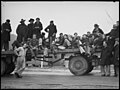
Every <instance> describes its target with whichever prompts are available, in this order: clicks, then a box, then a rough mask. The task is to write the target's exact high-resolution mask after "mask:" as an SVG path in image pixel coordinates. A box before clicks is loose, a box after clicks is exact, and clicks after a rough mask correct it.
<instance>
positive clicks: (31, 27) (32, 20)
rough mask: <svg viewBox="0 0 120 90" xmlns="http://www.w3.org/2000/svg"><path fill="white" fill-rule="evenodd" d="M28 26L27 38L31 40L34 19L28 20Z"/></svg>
mask: <svg viewBox="0 0 120 90" xmlns="http://www.w3.org/2000/svg"><path fill="white" fill-rule="evenodd" d="M29 22H30V23H29V24H28V36H27V38H31V39H32V36H33V29H34V19H32V18H31V19H30V20H29Z"/></svg>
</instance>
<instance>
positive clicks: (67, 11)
mask: <svg viewBox="0 0 120 90" xmlns="http://www.w3.org/2000/svg"><path fill="white" fill-rule="evenodd" d="M1 3H2V4H1V9H2V10H1V14H2V15H1V16H2V17H1V20H2V23H4V22H5V21H6V19H10V20H11V27H12V32H11V33H12V34H16V28H17V26H18V24H20V20H21V19H25V20H26V21H25V23H26V25H27V24H28V23H29V22H28V20H29V19H30V18H34V19H36V18H37V17H39V18H40V20H41V22H42V24H43V32H44V29H45V28H46V27H47V26H48V25H49V22H50V20H53V21H54V23H55V25H56V26H57V30H58V33H57V36H58V35H59V33H64V34H71V35H73V34H74V33H75V32H77V33H78V34H79V35H80V36H81V35H83V34H85V33H87V31H90V32H92V30H93V29H94V24H96V23H97V24H99V26H100V28H101V29H102V30H103V31H104V32H105V33H107V32H109V31H110V30H111V29H112V26H113V24H115V23H116V21H118V20H119V2H112V1H111V2H107V1H106V2H105V1H104V2H102V1H101V2H99V1H97V2H95V1H89V2H88V1H29V2H28V1H27V2H25V1H21V2H20V1H9V2H7V1H6V2H5V1H4V2H2V1H1ZM46 35H47V34H46Z"/></svg>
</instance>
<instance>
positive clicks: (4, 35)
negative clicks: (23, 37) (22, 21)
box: [1, 23, 12, 41]
mask: <svg viewBox="0 0 120 90" xmlns="http://www.w3.org/2000/svg"><path fill="white" fill-rule="evenodd" d="M6 29H9V31H7V30H6ZM11 31H12V29H11V25H10V24H7V23H3V24H2V29H1V35H2V36H1V38H2V39H1V40H3V41H10V32H11Z"/></svg>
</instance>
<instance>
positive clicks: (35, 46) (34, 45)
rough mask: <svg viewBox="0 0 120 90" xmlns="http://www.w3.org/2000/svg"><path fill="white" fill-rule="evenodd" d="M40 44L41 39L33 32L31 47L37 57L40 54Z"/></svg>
mask: <svg viewBox="0 0 120 90" xmlns="http://www.w3.org/2000/svg"><path fill="white" fill-rule="evenodd" d="M38 45H39V41H38V39H37V38H36V34H33V38H32V39H31V42H30V47H31V49H32V51H33V52H34V57H35V58H36V57H37V54H38Z"/></svg>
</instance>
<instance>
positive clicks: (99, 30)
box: [92, 24, 104, 34]
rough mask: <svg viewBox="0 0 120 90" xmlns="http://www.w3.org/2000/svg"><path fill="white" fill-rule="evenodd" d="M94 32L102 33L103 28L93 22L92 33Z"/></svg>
mask: <svg viewBox="0 0 120 90" xmlns="http://www.w3.org/2000/svg"><path fill="white" fill-rule="evenodd" d="M96 33H101V34H104V32H103V30H102V29H100V28H99V25H98V24H94V30H93V32H92V34H96Z"/></svg>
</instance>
